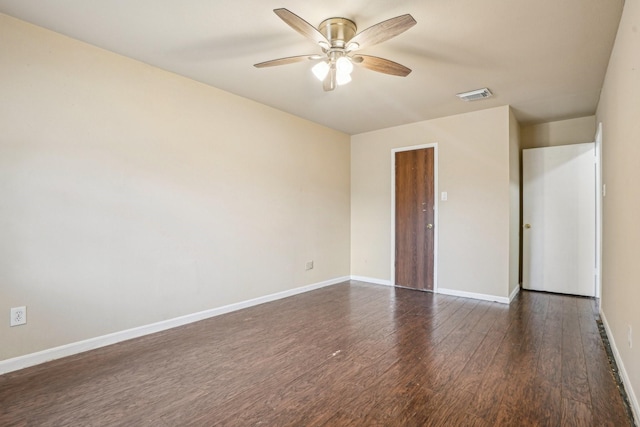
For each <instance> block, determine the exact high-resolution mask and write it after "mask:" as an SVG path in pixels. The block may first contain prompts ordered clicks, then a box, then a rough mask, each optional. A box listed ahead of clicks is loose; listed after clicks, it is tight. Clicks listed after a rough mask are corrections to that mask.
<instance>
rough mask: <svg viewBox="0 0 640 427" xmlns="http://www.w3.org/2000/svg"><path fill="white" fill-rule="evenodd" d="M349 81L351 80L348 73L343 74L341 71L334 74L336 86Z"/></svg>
mask: <svg viewBox="0 0 640 427" xmlns="http://www.w3.org/2000/svg"><path fill="white" fill-rule="evenodd" d="M350 81H351V75H350V74H343V73H337V74H336V83H338V86H342V85H346V84H347V83H349V82H350Z"/></svg>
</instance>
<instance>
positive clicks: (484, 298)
mask: <svg viewBox="0 0 640 427" xmlns="http://www.w3.org/2000/svg"><path fill="white" fill-rule="evenodd" d="M438 293H439V294H444V295H451V296H454V297H462V298H472V299H478V300H482V301H491V302H499V303H501V304H509V298H507V297H498V296H495V295H487V294H476V293H474V292H464V291H458V290H455V289H444V288H440V289H438Z"/></svg>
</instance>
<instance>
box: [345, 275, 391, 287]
mask: <svg viewBox="0 0 640 427" xmlns="http://www.w3.org/2000/svg"><path fill="white" fill-rule="evenodd" d="M351 280H357V281H359V282H367V283H373V284H374V285H384V286H393V283H391V280H385V279H375V278H373V277H366V276H351Z"/></svg>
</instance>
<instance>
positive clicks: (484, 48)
mask: <svg viewBox="0 0 640 427" xmlns="http://www.w3.org/2000/svg"><path fill="white" fill-rule="evenodd" d="M623 3H624V0H398V1H389V0H351V1H344V0H322V1H301V0H298V1H294V0H236V1H222V0H181V1H177V0H174V1H170V0H108V1H105V0H102V1H98V0H29V1H27V0H0V12H2V13H5V14H8V15H11V16H14V17H16V18H19V19H23V20H25V21H28V22H32V23H34V24H36V25H39V26H42V27H45V28H49V29H51V30H54V31H57V32H59V33H62V34H66V35H68V36H71V37H73V38H76V39H79V40H82V41H85V42H87V43H90V44H93V45H95V46H99V47H102V48H104V49H107V50H110V51H113V52H116V53H119V54H122V55H125V56H128V57H130V58H135V59H138V60H140V61H143V62H145V63H148V64H152V65H154V66H157V67H160V68H162V69H165V70H169V71H172V72H175V73H177V74H181V75H183V76H187V77H190V78H192V79H195V80H198V81H200V82H203V83H206V84H209V85H211V86H215V87H217V88H220V89H223V90H226V91H229V92H232V93H235V94H237V95H240V96H244V97H247V98H250V99H253V100H256V101H258V102H261V103H263V104H267V105H270V106H273V107H275V108H278V109H280V110H283V111H287V112H289V113H292V114H295V115H297V116H300V117H304V118H306V119H309V120H312V121H314V122H317V123H320V124H323V125H326V126H328V127H331V128H334V129H338V130H341V131H344V132H346V133H349V134H357V133H362V132H367V131H371V130H376V129H381V128H385V127H390V126H396V125H400V124H404V123H411V122H416V121H420V120H427V119H432V118H436V117H442V116H447V115H451V114H457V113H463V112H468V111H474V110H479V109H484V108H489V107H493V106H498V105H505V104H510V105H511V106H512V107H513V108H514V111H515V113H516V117H517V118H518V120H519V121H520V122H521V123H522V124H530V123H540V122H545V121H553V120H561V119H567V118H573V117H581V116H586V115H591V114H594V113H595V108H596V105H597V102H598V98H599V95H600V88H601V86H602V82H603V79H604V74H605V71H606V67H607V63H608V60H609V55H610V52H611V47H612V46H613V41H614V38H615V34H616V30H617V27H618V22H619V19H620V15H621V12H622V6H623ZM280 7H285V8H287V9H289V10H291V11H292V12H294V13H295V14H297V15H299V16H300V17H302V18H303V19H305V20H306V21H308V22H310V23H311V24H313V25H316V26H317V25H318V24H319V23H320V22H321V21H322V20H324V19H326V18H329V17H334V16H339V17H346V18H349V19H352V20H354V21H355V22H356V24H357V25H358V29H359V30H363V29H365V28H367V27H369V26H371V25H374V24H376V23H378V22H380V21H383V20H386V19H389V18H392V17H394V16H398V15H402V14H405V13H410V14H411V15H412V16H413V17H414V18H415V19H416V21H417V22H418V23H417V25H416V26H414V27H413V28H411V29H409V30H408V31H407V32H405V33H403V34H401V35H399V36H398V37H396V38H393V39H391V40H389V41H386V42H384V43H381V44H379V45H376V46H371V47H369V48H367V49H363V50H362V51H361V53H363V54H368V55H375V56H381V57H384V58H387V59H390V60H392V61H395V62H399V63H401V64H403V65H405V66H407V67H409V68H411V69H412V70H413V72H412V73H411V74H410V75H409V76H408V77H404V78H403V77H394V76H388V75H384V74H380V73H376V72H373V71H370V70H366V69H363V68H359V67H357V68H356V70H355V71H354V72H353V81H352V82H351V83H350V84H348V85H346V86H341V87H338V88H337V89H336V90H335V91H333V92H324V91H323V90H322V84H321V83H320V82H318V81H317V80H315V78H314V77H313V75H312V74H311V71H310V68H311V65H312V64H310V63H306V62H303V63H296V64H290V65H283V66H280V67H272V68H263V69H257V68H254V67H253V64H255V63H258V62H262V61H266V60H270V59H275V58H280V57H286V56H293V55H302V54H308V53H319V52H320V50H319V48H317V47H316V46H314V44H313V43H312V42H310V41H309V40H308V39H305V38H304V37H303V36H301V35H300V34H298V33H297V32H295V31H294V30H292V29H291V28H290V27H289V26H287V25H286V24H285V23H284V22H283V21H282V20H280V18H278V17H277V16H276V15H275V14H274V13H273V9H275V8H280ZM482 87H489V88H490V89H491V90H492V91H493V93H494V95H495V96H494V97H493V98H491V99H488V100H483V101H475V102H469V103H467V102H463V101H460V100H458V98H456V96H455V94H456V93H459V92H463V91H468V90H472V89H477V88H482Z"/></svg>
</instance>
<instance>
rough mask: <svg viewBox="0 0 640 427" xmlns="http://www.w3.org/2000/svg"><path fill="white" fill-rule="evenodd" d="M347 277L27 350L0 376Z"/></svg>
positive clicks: (2, 364)
mask: <svg viewBox="0 0 640 427" xmlns="http://www.w3.org/2000/svg"><path fill="white" fill-rule="evenodd" d="M349 279H350V277H349V276H344V277H338V278H335V279H331V280H325V281H323V282H318V283H313V284H311V285H307V286H302V287H299V288H294V289H289V290H286V291H282V292H276V293H275V294H270V295H265V296H262V297H258V298H254V299H250V300H247V301H241V302H238V303H234V304H229V305H225V306H222V307H217V308H212V309H209V310H204V311H199V312H197V313H191V314H187V315H185V316H180V317H175V318H173V319H168V320H163V321H160V322H156V323H151V324H149V325H144V326H139V327H136V328H131V329H126V330H124V331H118V332H114V333H111V334H107V335H102V336H99V337H95V338H89V339H87V340H83V341H77V342H74V343H70V344H65V345H61V346H59V347H53V348H49V349H46V350H42V351H38V352H36V353H30V354H26V355H24V356H18V357H14V358H11V359H6V360H2V361H0V375H2V374H6V373H7V372H12V371H17V370H19V369H24V368H28V367H30V366H35V365H38V364H41V363H44V362H49V361H51V360H55V359H60V358H62V357H66V356H72V355H74V354H78V353H82V352H85V351H89V350H94V349H96V348H100V347H104V346H107V345H111V344H115V343H118V342H121V341H126V340H129V339H132V338H138V337H141V336H144V335H149V334H153V333H155V332H160V331H164V330H167V329H171V328H175V327H178V326H182V325H186V324H188V323H193V322H197V321H199V320H204V319H208V318H210V317H215V316H219V315H221V314H225V313H229V312H231V311H236V310H241V309H243V308H248V307H252V306H254V305H258V304H264V303H266V302H270V301H275V300H278V299H282V298H287V297H290V296H293V295H297V294H301V293H304V292H309V291H313V290H315V289H319V288H323V287H326V286H331V285H335V284H338V283H341V282H344V281H347V280H349Z"/></svg>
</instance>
